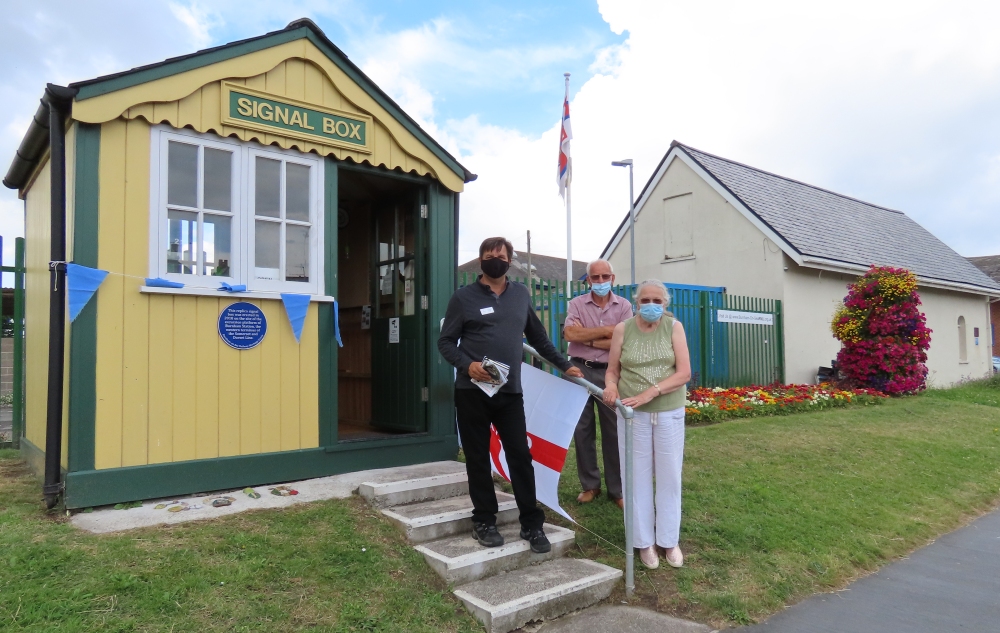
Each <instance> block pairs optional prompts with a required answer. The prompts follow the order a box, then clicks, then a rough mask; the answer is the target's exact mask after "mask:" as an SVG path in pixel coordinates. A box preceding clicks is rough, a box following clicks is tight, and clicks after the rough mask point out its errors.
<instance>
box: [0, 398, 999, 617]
mask: <svg viewBox="0 0 1000 633" xmlns="http://www.w3.org/2000/svg"><path fill="white" fill-rule="evenodd" d="M684 477H685V480H684V515H683V516H684V518H683V522H682V528H681V546H682V548H683V549H684V551H685V554H686V566H685V567H684V568H683V569H681V570H673V569H670V568H669V567H666V566H665V565H664V566H662V567H661V568H660V569H658V570H655V571H652V572H647V571H645V570H644V569H643V568H642V567H641V565H638V561H637V574H636V589H637V595H636V597H635V599H634V600H633V601H632V602H633V603H634V604H635V603H638V604H641V605H645V606H648V607H652V608H655V609H658V610H660V611H665V612H668V613H673V614H675V615H678V616H681V617H687V618H691V619H695V620H700V621H704V622H710V623H712V624H715V625H717V626H721V625H724V624H733V623H746V622H751V621H754V620H758V619H761V618H763V617H765V616H766V615H768V614H770V613H773V612H775V611H778V610H780V609H781V608H782V606H783V605H785V604H788V603H792V602H796V601H798V600H800V599H802V598H804V597H806V596H807V595H809V594H811V593H814V592H816V591H827V590H831V589H836V588H840V587H843V586H844V585H845V584H847V583H848V582H849V581H850V580H852V579H854V578H856V577H858V576H860V575H863V574H866V573H868V572H870V571H872V570H875V569H877V568H878V567H879V566H881V565H883V564H884V563H886V562H887V561H890V560H892V559H894V558H898V557H899V556H902V555H905V554H906V553H908V552H910V551H911V550H913V549H915V548H917V547H920V546H922V545H924V544H926V543H927V542H928V541H929V540H932V539H934V538H935V537H937V536H938V535H940V534H942V533H945V532H948V531H950V530H952V529H954V528H956V527H958V526H960V525H961V524H963V523H964V522H965V521H967V520H969V519H970V518H972V517H974V516H977V515H979V514H981V513H982V512H984V511H986V510H989V509H990V508H992V507H994V506H995V503H996V501H997V499H998V497H1000V380H996V379H995V380H993V381H990V382H987V383H972V384H967V385H964V386H962V387H960V388H957V389H952V390H948V391H932V392H928V393H926V394H924V395H921V396H916V397H912V398H904V399H892V400H888V401H886V402H885V404H883V405H882V406H878V407H857V408H848V409H833V410H825V411H818V412H815V413H803V414H794V415H787V416H781V417H764V418H753V419H746V420H734V421H728V422H723V423H721V424H716V425H711V426H700V427H689V428H688V430H687V450H686V461H685V468H684ZM578 492H579V484H578V483H577V479H576V464H575V454H574V452H573V451H572V450H571V451H570V455H569V459H568V461H567V464H566V469H565V470H564V476H563V478H562V486H561V490H560V497H561V501H562V504H563V507H564V508H565V509H566V510H568V511H569V512H570V513H571V514H573V515H574V516H575V517H576V518H577V519H578V520H579V521H580V522H581V523H582V525H584V526H586V527H587V528H589V529H591V530H593V531H595V532H597V533H599V534H601V535H603V536H605V537H606V538H608V539H609V540H611V541H612V542H614V543H618V544H623V543H624V539H625V536H624V528H623V525H622V518H621V512H620V511H619V510H618V509H617V507H615V506H614V505H613V504H611V503H609V502H607V501H606V498H605V497H601V499H600V500H598V501H597V502H595V503H593V504H590V505H587V506H580V505H578V504H577V503H576V501H575V498H576V495H577V493H578ZM39 497H40V493H39V485H38V483H37V482H36V481H35V480H33V479H32V478H31V477H30V476H29V475H28V474H27V472H26V470H25V469H24V466H23V464H22V463H21V462H19V461H18V460H17V454H16V453H15V452H13V451H0V569H2V570H3V571H2V573H0V629H2V630H18V631H19V630H29V631H52V630H60V631H97V630H100V631H163V632H170V631H176V632H178V633H180V632H181V631H197V632H199V633H201V632H204V631H301V630H310V631H313V630H315V631H385V632H389V631H392V632H395V631H479V630H481V628H480V627H479V626H478V624H477V623H476V622H475V621H474V620H473V619H472V618H471V616H469V615H467V614H466V613H465V611H464V608H463V607H462V606H461V605H460V604H459V603H458V601H456V600H455V599H454V598H453V597H452V596H451V595H450V594H449V593H448V592H447V588H446V587H445V586H444V583H443V582H442V581H441V580H440V579H439V578H438V577H437V576H436V575H435V574H434V573H433V572H431V571H430V568H428V567H427V566H426V565H425V563H424V562H423V558H422V557H421V556H420V555H419V554H417V553H416V552H414V551H413V550H412V549H411V548H410V547H409V546H408V545H407V544H406V543H405V542H404V540H403V538H402V536H401V535H400V534H399V533H398V532H397V531H396V530H395V529H394V528H393V527H392V526H390V525H389V524H388V523H387V522H386V521H384V520H383V519H382V518H381V515H379V514H378V513H377V512H374V511H372V510H371V509H369V508H368V507H367V506H366V505H365V504H364V503H362V502H361V501H360V500H358V499H351V500H347V501H327V502H318V503H311V504H304V505H301V506H297V507H293V508H289V509H285V510H281V511H258V512H248V513H243V514H239V515H235V516H231V517H225V518H221V519H218V520H214V521H205V522H194V523H188V524H183V525H176V526H171V527H158V528H150V529H144V530H136V531H131V532H127V533H124V534H119V535H103V536H94V535H88V534H84V533H81V532H78V531H77V530H75V529H74V528H72V527H71V526H70V525H68V524H67V523H66V520H65V517H63V516H61V515H58V514H47V513H45V512H44V511H43V510H42V509H41V507H42V506H41V503H40V502H39ZM126 511H127V510H126ZM549 516H550V520H553V519H552V518H551V517H552V516H553V513H549ZM553 521H554V522H556V521H555V520H553ZM577 544H578V547H577V548H576V549H575V550H574V551H573V552H572V554H571V555H573V556H586V557H589V558H594V559H596V560H600V561H602V562H605V563H607V564H610V565H613V566H616V567H619V568H621V567H623V565H624V556H623V554H621V553H620V552H618V551H616V550H615V549H614V548H613V547H612V546H610V545H608V544H606V543H603V542H601V541H600V540H598V539H597V538H595V537H594V536H591V535H590V534H588V533H587V532H586V531H584V530H578V531H577ZM363 550H364V551H363ZM623 599H624V590H623V588H619V589H617V590H616V592H615V593H614V594H613V595H612V597H611V601H613V602H615V603H617V602H618V601H620V600H623Z"/></svg>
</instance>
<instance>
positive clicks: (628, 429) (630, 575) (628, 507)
mask: <svg viewBox="0 0 1000 633" xmlns="http://www.w3.org/2000/svg"><path fill="white" fill-rule="evenodd" d="M523 346H524V351H525V352H527V353H528V354H530V355H531V356H533V357H534V358H537V359H538V360H540V361H542V362H544V363H548V362H549V361H548V360H546V359H545V358H543V357H542V356H541V355H540V354H539V353H538V351H536V350H535V348H534V347H532V346H530V345H528V344H527V343H523ZM549 364H551V363H549ZM563 378H565V379H566V380H569V381H570V382H574V383H576V384H578V385H580V386H581V387H583V388H584V389H586V390H587V391H588V392H589V393H590V394H591V395H592V396H595V397H597V398H599V399H600V400H602V401H603V400H604V390H603V389H601V388H600V387H598V386H597V385H595V384H594V383H592V382H590V381H589V380H586V379H584V378H576V377H574V376H567V375H565V374H563ZM615 407H616V408H617V409H618V411H619V413H621V414H622V418H624V419H625V490H624V491H623V492H625V493H626V494H624V495H623V497H624V500H625V595H626V596H627V597H629V598H631V597H632V594H633V593H634V592H635V553H634V551H633V550H634V549H635V548H634V547H633V546H632V543H633V534H632V532H633V529H634V528H633V525H632V438H633V433H632V418H633V416H634V413H633V411H632V407H627V406H625V405H624V404H622V401H621V399H620V398H619V399H616V400H615Z"/></svg>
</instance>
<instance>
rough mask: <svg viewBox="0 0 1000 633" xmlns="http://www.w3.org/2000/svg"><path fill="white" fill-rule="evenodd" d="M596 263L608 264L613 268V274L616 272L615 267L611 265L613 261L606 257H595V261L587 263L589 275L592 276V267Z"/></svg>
mask: <svg viewBox="0 0 1000 633" xmlns="http://www.w3.org/2000/svg"><path fill="white" fill-rule="evenodd" d="M594 264H607V265H608V268H610V269H611V274H612V275H613V274H615V267H614V266H612V265H611V262H609V261H608V260H606V259H595V260H594V261H592V262H590V263H589V264H587V276H588V277H589V276H590V269H591V268H592V267H593V265H594Z"/></svg>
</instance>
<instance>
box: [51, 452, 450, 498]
mask: <svg viewBox="0 0 1000 633" xmlns="http://www.w3.org/2000/svg"><path fill="white" fill-rule="evenodd" d="M414 439H416V440H421V441H413V442H409V443H408V444H406V445H401V446H393V447H385V446H383V445H381V444H380V443H377V442H372V443H370V444H371V445H368V446H364V445H361V444H368V443H367V442H366V443H351V444H348V445H344V446H343V447H342V448H341V449H340V450H337V451H335V452H328V451H326V450H324V449H322V448H314V449H309V450H303V451H288V452H284V453H265V454H263V455H243V456H239V457H222V458H219V459H204V460H197V461H188V462H175V463H170V464H154V465H150V466H131V467H127V468H109V469H106V470H88V471H82V472H72V473H68V474H67V475H66V495H65V501H66V507H67V508H87V507H93V506H103V505H110V504H114V503H124V502H127V501H138V500H143V499H158V498H163V497H174V496H178V495H185V494H194V493H203V492H210V491H214V490H232V489H239V488H244V487H246V486H260V485H265V484H272V483H274V484H276V483H281V482H286V481H298V480H302V479H312V478H315V477H326V476H329V475H337V474H340V473H347V472H356V471H359V470H365V469H368V468H371V467H372V465H374V464H377V465H378V467H379V468H387V467H392V466H408V465H411V464H419V463H425V462H431V461H439V460H444V459H450V458H453V457H454V456H455V453H456V452H457V450H458V445H457V443H456V438H455V437H454V436H452V437H450V438H440V437H437V438H426V437H425V438H414ZM415 449H416V450H415Z"/></svg>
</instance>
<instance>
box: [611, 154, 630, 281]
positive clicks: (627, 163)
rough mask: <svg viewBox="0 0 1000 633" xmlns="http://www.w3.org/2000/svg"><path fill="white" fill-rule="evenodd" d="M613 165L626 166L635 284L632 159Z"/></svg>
mask: <svg viewBox="0 0 1000 633" xmlns="http://www.w3.org/2000/svg"><path fill="white" fill-rule="evenodd" d="M611 164H612V165H613V166H615V167H628V235H629V240H630V242H631V247H632V280H631V283H632V285H633V286H634V285H635V196H634V194H633V193H632V192H633V189H632V159H631V158H626V159H625V160H616V161H612V162H611Z"/></svg>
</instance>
